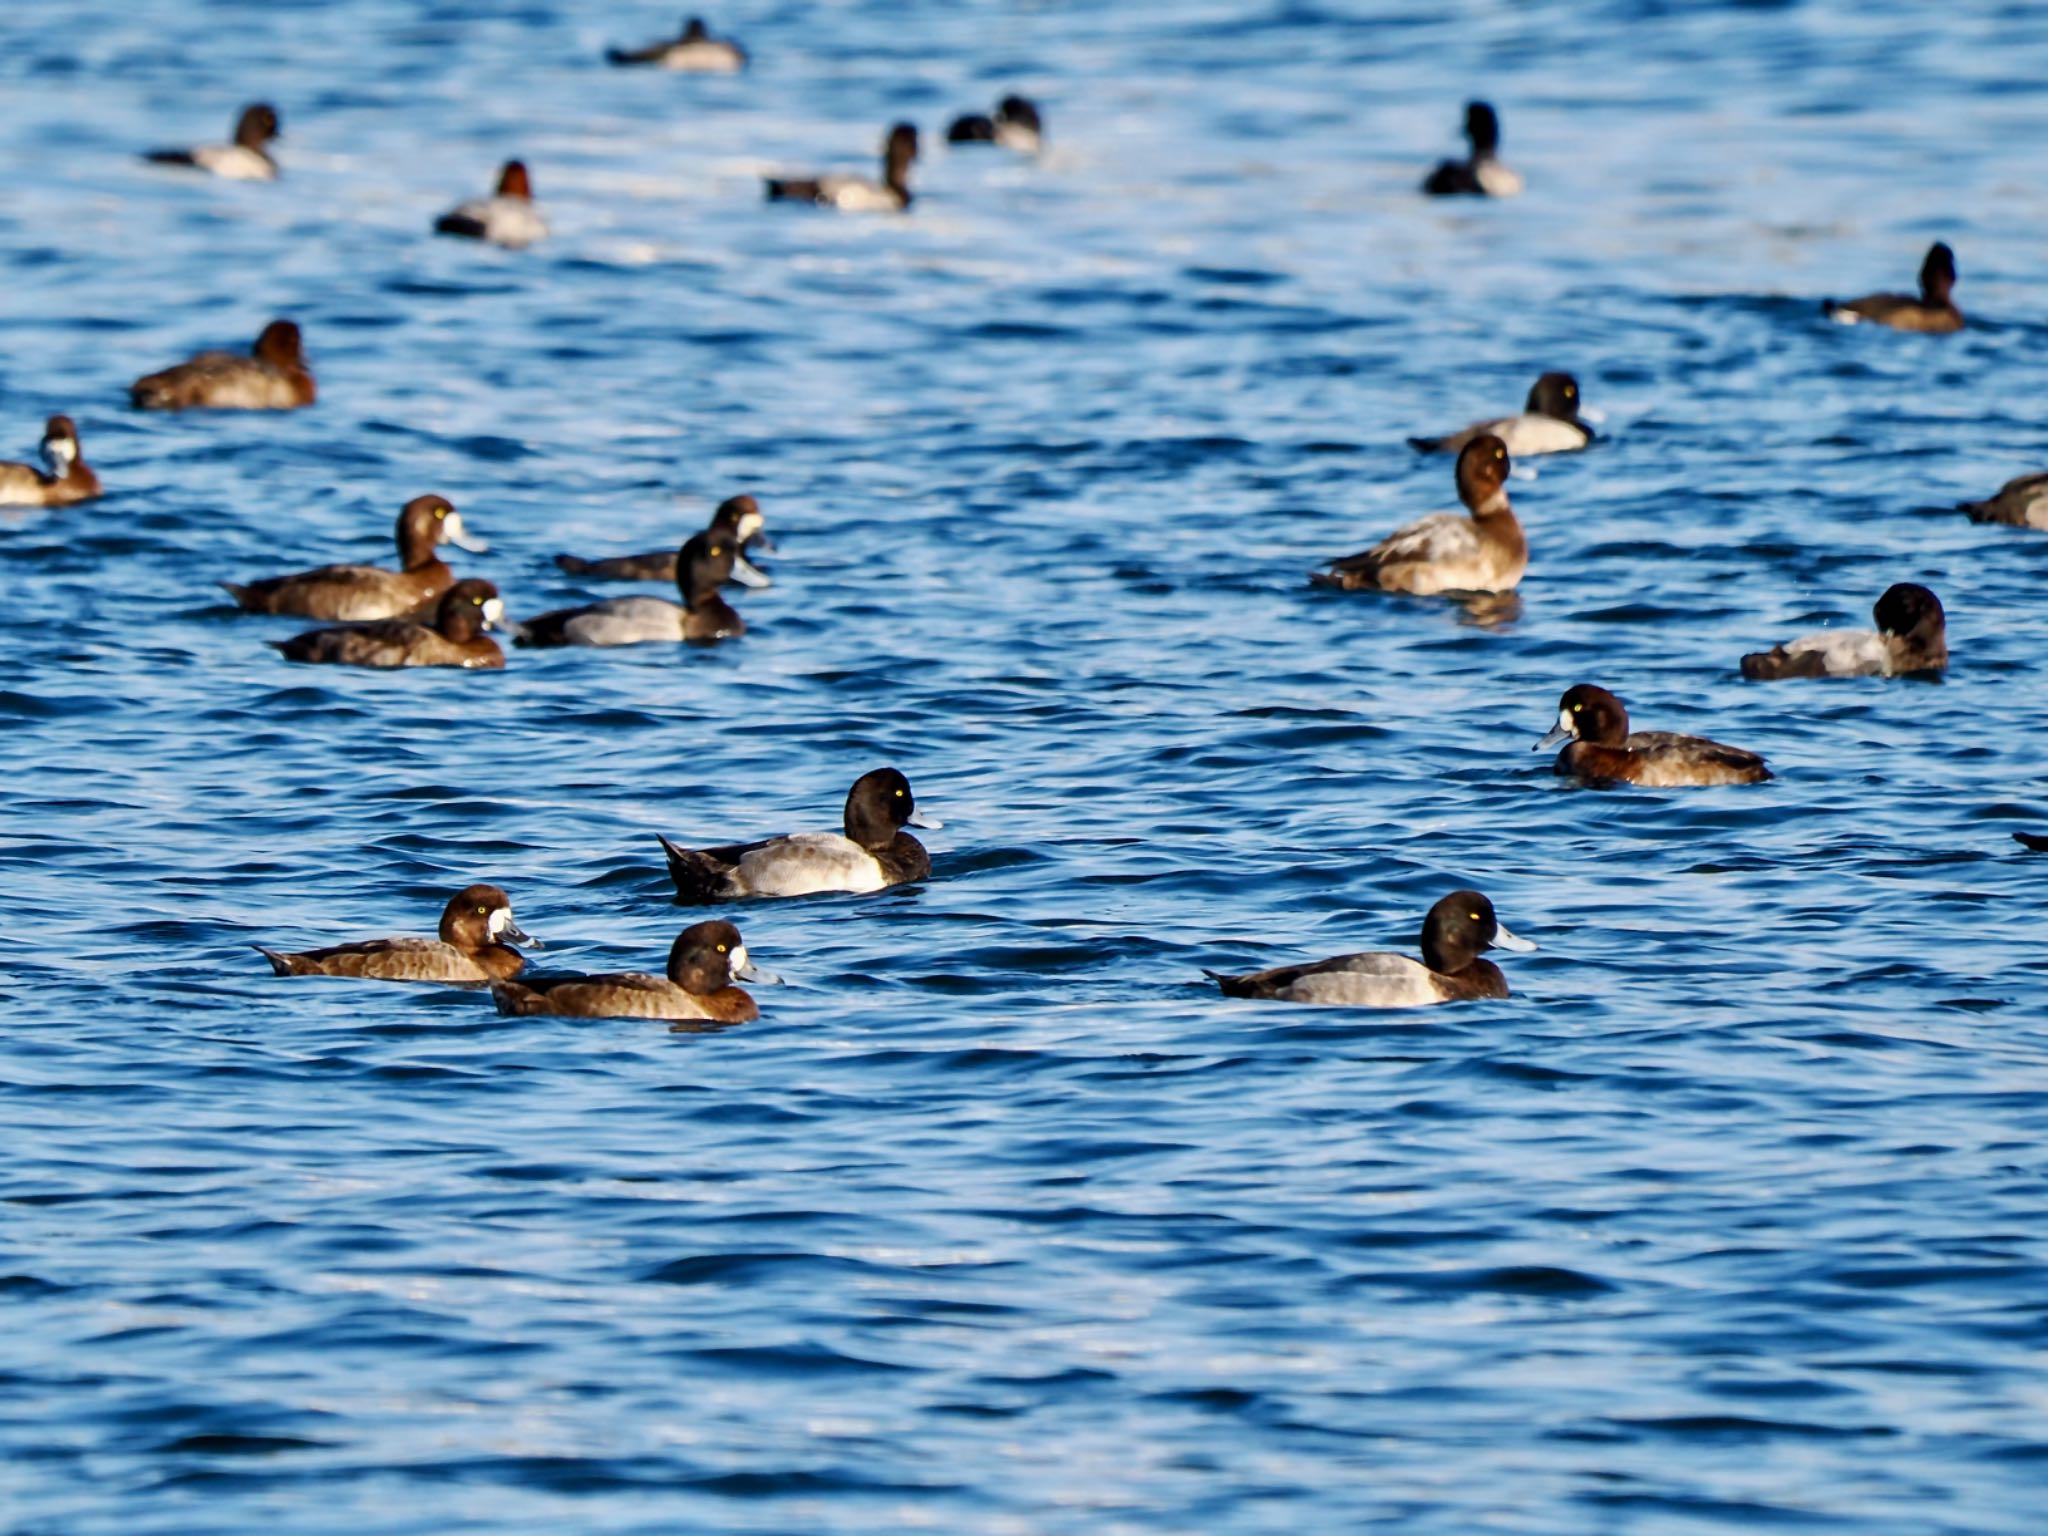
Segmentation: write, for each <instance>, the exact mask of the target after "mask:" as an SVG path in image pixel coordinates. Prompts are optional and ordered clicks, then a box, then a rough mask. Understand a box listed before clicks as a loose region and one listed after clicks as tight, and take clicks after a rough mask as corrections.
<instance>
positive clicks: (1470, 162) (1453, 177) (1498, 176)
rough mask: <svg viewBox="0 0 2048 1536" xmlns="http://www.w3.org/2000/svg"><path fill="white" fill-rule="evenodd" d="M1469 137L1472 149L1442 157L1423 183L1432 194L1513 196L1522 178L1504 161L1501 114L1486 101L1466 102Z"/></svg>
mask: <svg viewBox="0 0 2048 1536" xmlns="http://www.w3.org/2000/svg"><path fill="white" fill-rule="evenodd" d="M1465 137H1466V139H1468V140H1469V141H1470V142H1471V145H1472V152H1471V153H1470V154H1469V155H1467V156H1466V157H1465V158H1464V159H1463V160H1444V161H1440V162H1439V163H1438V165H1437V168H1436V169H1435V170H1433V171H1431V172H1430V173H1429V175H1428V177H1427V178H1426V179H1425V180H1424V181H1423V183H1422V190H1423V191H1425V192H1427V193H1428V194H1429V195H1430V196H1432V197H1513V196H1515V194H1516V193H1518V192H1520V191H1521V190H1522V178H1521V177H1520V176H1518V175H1516V174H1515V173H1514V172H1513V171H1511V170H1509V169H1508V168H1507V167H1506V166H1505V165H1502V164H1501V162H1500V118H1499V117H1498V116H1497V115H1496V114H1495V112H1494V110H1493V108H1492V107H1490V106H1488V105H1487V104H1486V103H1485V102H1483V101H1468V102H1466V103H1465Z"/></svg>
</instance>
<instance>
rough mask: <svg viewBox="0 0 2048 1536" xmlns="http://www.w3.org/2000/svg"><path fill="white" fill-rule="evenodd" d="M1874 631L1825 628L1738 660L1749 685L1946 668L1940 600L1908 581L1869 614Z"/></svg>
mask: <svg viewBox="0 0 2048 1536" xmlns="http://www.w3.org/2000/svg"><path fill="white" fill-rule="evenodd" d="M1870 615H1871V617H1872V618H1874V619H1875V620H1876V621H1877V632H1876V633H1875V634H1873V633H1871V632H1870V631H1869V630H1867V629H1846V630H1844V629H1826V630H1822V631H1821V632H1820V633H1819V634H1817V635H1801V636H1800V637H1799V638H1798V639H1797V640H1794V641H1791V642H1790V643H1788V644H1785V645H1776V646H1772V647H1771V649H1769V650H1768V651H1757V652H1754V653H1752V654H1751V655H1748V656H1745V657H1743V658H1742V675H1743V676H1744V677H1746V678H1748V679H1750V680H1751V681H1752V682H1774V681H1776V680H1777V679H1779V678H1782V677H1900V676H1904V675H1905V674H1907V673H1912V672H1939V671H1940V670H1941V669H1942V668H1943V667H1945V666H1947V665H1948V623H1947V619H1946V618H1945V617H1944V615H1943V614H1942V611H1941V599H1940V598H1938V597H1936V596H1935V595H1934V594H1933V593H1932V592H1930V591H1928V590H1927V588H1925V587H1919V586H1915V585H1914V584H1913V583H1911V582H1909V581H1901V582H1896V583H1894V584H1893V585H1892V586H1889V587H1887V588H1885V593H1884V596H1883V597H1880V598H1879V599H1878V600H1877V606H1876V607H1874V608H1872V609H1871V610H1870Z"/></svg>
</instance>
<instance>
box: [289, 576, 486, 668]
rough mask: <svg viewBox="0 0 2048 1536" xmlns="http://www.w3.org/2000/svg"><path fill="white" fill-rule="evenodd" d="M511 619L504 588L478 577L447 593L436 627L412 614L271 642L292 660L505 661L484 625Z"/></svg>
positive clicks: (374, 663) (367, 663)
mask: <svg viewBox="0 0 2048 1536" xmlns="http://www.w3.org/2000/svg"><path fill="white" fill-rule="evenodd" d="M504 621H505V605H504V603H503V602H501V601H500V600H499V598H498V589H497V588H496V587H494V586H492V585H491V584H490V583H489V582H488V581H479V580H477V579H476V578H474V577H472V578H471V579H469V580H468V581H458V582H457V583H455V585H454V586H452V587H450V588H449V589H448V590H447V591H446V592H444V593H443V594H442V595H441V603H440V606H439V607H438V608H437V609H436V610H435V612H434V623H433V625H432V627H431V628H430V627H429V626H427V625H425V624H415V623H413V622H411V621H410V620H407V619H383V620H380V621H379V622H377V623H375V624H345V625H342V626H340V627H338V628H335V629H314V630H308V631H307V632H306V633H305V634H303V635H294V636H293V637H292V638H291V639H289V640H273V641H271V642H270V644H271V645H272V646H274V647H276V649H278V650H280V651H282V652H284V658H285V660H286V661H308V662H326V663H330V664H333V665H336V666H344V667H465V668H469V669H471V670H475V669H477V668H491V667H502V666H504V665H505V653H504V652H503V651H501V650H500V649H498V642H497V641H495V640H493V639H492V638H491V637H490V636H489V635H487V634H485V633H484V631H485V630H487V629H490V628H491V627H493V626H494V625H497V624H502V623H503V622H504Z"/></svg>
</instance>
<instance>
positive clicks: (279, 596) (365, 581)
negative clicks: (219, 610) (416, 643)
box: [221, 496, 490, 622]
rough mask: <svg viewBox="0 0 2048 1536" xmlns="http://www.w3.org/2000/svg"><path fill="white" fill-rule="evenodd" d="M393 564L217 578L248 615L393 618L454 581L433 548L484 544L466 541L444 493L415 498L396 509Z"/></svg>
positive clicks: (481, 547) (479, 548) (422, 605)
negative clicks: (252, 577)
mask: <svg viewBox="0 0 2048 1536" xmlns="http://www.w3.org/2000/svg"><path fill="white" fill-rule="evenodd" d="M396 533H397V538H398V563H399V565H400V566H401V567H402V569H399V570H396V571H393V570H387V569H385V568H384V567H383V566H381V565H323V566H321V567H319V568H318V569H317V570H311V571H295V572H293V573H292V574H291V575H288V576H266V577H265V578H263V580H261V581H250V582H233V581H224V582H222V583H221V586H223V587H225V588H226V589H227V591H228V593H229V594H230V595H231V596H232V597H233V598H234V600H235V601H236V602H237V603H239V604H241V606H242V607H243V609H244V610H246V611H247V612H249V613H289V614H293V615H296V616H297V617H299V618H304V619H347V620H351V621H357V622H360V621H362V620H366V619H396V618H402V617H404V616H405V615H407V614H410V613H418V612H421V611H422V610H424V609H426V608H427V607H429V606H430V605H431V604H432V603H433V602H434V601H435V600H436V599H437V598H439V597H440V595H441V594H442V593H443V592H446V591H447V590H448V589H449V588H450V587H451V586H453V585H454V584H455V573H454V572H453V571H452V570H450V569H449V568H448V565H447V563H446V562H445V561H443V560H442V559H441V557H440V555H439V554H437V553H436V552H435V551H436V549H437V548H438V547H439V546H440V545H441V544H443V543H448V544H455V545H459V546H460V547H462V548H463V549H466V550H469V551H470V552H471V553H472V554H482V553H483V552H484V551H485V550H487V549H489V548H490V545H488V544H486V543H485V542H484V541H483V540H482V539H478V538H472V537H471V536H470V532H469V530H468V529H467V528H466V527H464V526H463V522H462V514H461V513H460V512H458V511H456V510H455V508H454V506H453V505H452V504H450V502H449V501H448V499H447V498H446V497H445V496H415V497H413V499H412V500H411V501H408V502H407V503H406V504H405V506H404V507H403V508H402V509H401V510H400V511H399V514H398V526H397V530H396Z"/></svg>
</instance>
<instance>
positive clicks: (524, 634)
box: [512, 533, 747, 646]
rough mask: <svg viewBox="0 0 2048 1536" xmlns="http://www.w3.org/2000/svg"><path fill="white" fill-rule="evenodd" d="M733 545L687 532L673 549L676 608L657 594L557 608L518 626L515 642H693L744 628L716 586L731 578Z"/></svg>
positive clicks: (718, 535)
mask: <svg viewBox="0 0 2048 1536" xmlns="http://www.w3.org/2000/svg"><path fill="white" fill-rule="evenodd" d="M737 552H738V546H737V545H736V544H734V543H733V541H732V540H731V539H729V538H727V537H726V536H725V535H724V534H722V533H697V534H692V535H691V536H690V538H689V541H688V542H687V543H685V544H684V545H683V547H682V548H681V549H679V550H678V551H676V589H677V591H679V592H680V593H681V594H682V599H683V604H682V606H681V607H677V606H676V605H675V604H674V603H671V602H669V601H668V600H667V599H665V598H659V597H611V598H606V599H605V600H604V601H603V602H601V603H590V604H588V605H586V606H584V607H581V608H557V609H555V610H554V611H553V612H552V613H544V614H542V615H541V616H540V617H539V618H537V619H534V620H531V621H530V622H528V623H526V624H522V625H521V626H520V627H519V628H518V630H517V631H515V633H514V634H513V637H512V639H513V643H514V644H515V645H534V646H552V645H640V644H643V643H645V642H648V641H661V640H666V641H678V640H687V641H690V642H691V643H692V644H696V645H709V644H711V643H712V642H713V641H717V640H724V639H728V638H730V637H731V636H733V635H743V634H745V633H746V632H747V624H746V620H744V619H742V618H741V617H740V616H739V614H738V613H736V612H735V611H734V610H733V606H732V604H730V603H728V602H727V601H726V600H725V599H724V598H722V597H720V596H719V595H718V589H719V588H720V587H722V586H724V585H725V583H726V582H728V581H730V580H731V579H732V573H733V559H734V557H735V555H736V554H737Z"/></svg>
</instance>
